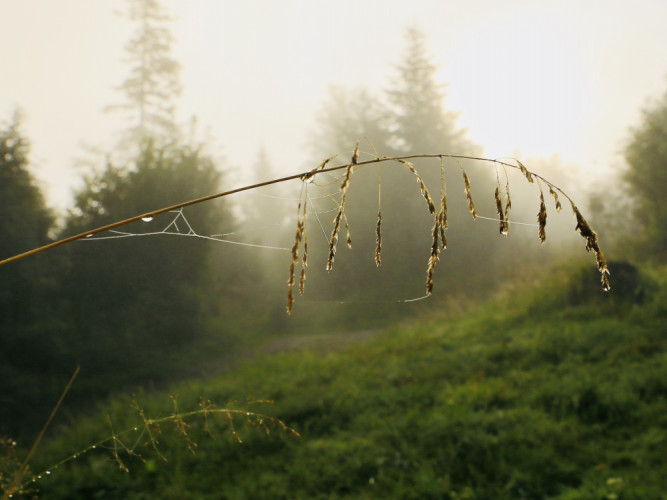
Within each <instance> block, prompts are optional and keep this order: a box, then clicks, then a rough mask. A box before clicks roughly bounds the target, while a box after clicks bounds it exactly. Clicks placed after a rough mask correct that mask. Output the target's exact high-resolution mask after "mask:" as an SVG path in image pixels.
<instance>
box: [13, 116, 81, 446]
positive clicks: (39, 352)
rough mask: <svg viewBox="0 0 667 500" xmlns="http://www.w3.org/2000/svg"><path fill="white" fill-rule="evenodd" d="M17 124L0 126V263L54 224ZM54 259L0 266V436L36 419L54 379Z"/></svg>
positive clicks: (40, 239) (37, 242) (45, 237)
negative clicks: (52, 298)
mask: <svg viewBox="0 0 667 500" xmlns="http://www.w3.org/2000/svg"><path fill="white" fill-rule="evenodd" d="M19 122H20V120H19V118H18V117H17V116H16V117H15V118H14V120H13V122H11V123H9V124H2V125H1V128H0V259H2V258H6V257H11V256H13V255H16V254H18V253H20V252H23V251H26V250H31V249H33V248H36V247H39V246H42V245H44V244H46V243H48V242H49V240H50V238H49V233H50V231H51V230H52V229H53V224H54V217H53V214H52V212H51V210H49V208H48V207H47V205H46V203H45V200H44V196H43V194H42V191H41V189H40V188H39V186H38V183H37V182H36V180H35V178H34V176H33V174H32V172H31V170H30V163H29V152H30V143H29V141H28V139H27V138H26V137H25V136H24V134H23V133H22V132H21V129H20V123H19ZM58 262H59V260H58V254H57V252H54V253H48V254H41V255H37V256H34V257H32V258H30V259H25V260H21V261H18V262H13V263H11V264H7V265H4V266H0V434H10V435H13V436H19V435H20V431H21V430H22V428H23V430H25V428H26V427H29V426H30V425H31V424H32V425H36V424H37V423H38V422H37V421H38V420H42V419H43V418H44V417H43V416H44V414H47V413H48V410H49V405H50V404H52V403H51V402H50V399H49V397H53V394H54V392H53V391H52V389H54V385H55V386H57V385H58V383H60V382H62V379H59V378H58V377H57V376H55V375H56V374H57V372H58V367H57V366H56V365H57V363H58V361H61V360H62V358H61V357H60V356H61V353H60V349H59V346H58V338H57V334H54V331H53V330H54V328H55V327H56V326H57V319H55V317H54V316H55V314H54V312H55V311H54V305H53V302H52V301H51V300H50V298H51V297H52V294H53V291H54V289H55V287H54V283H53V281H52V280H53V276H54V275H55V274H57V269H56V266H57V264H58ZM70 368H73V366H71V367H68V368H66V370H69V369H70ZM61 388H62V387H61ZM56 390H58V389H56ZM44 401H49V402H47V403H45V404H44V403H43V402H44Z"/></svg>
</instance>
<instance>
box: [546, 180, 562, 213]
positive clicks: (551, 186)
mask: <svg viewBox="0 0 667 500" xmlns="http://www.w3.org/2000/svg"><path fill="white" fill-rule="evenodd" d="M549 193H551V196H553V198H554V203H555V204H556V212H560V211H561V210H562V209H563V206H562V205H561V204H560V200H559V199H558V193H556V191H555V190H554V186H553V185H552V184H549Z"/></svg>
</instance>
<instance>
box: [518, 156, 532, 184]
mask: <svg viewBox="0 0 667 500" xmlns="http://www.w3.org/2000/svg"><path fill="white" fill-rule="evenodd" d="M515 161H516V162H517V163H518V165H519V169H520V170H521V173H522V174H523V175H524V176H525V177H526V179H528V182H530V183H531V184H532V183H533V182H535V180H534V179H533V174H532V172H530V171H529V170H528V169H527V168H526V167H525V165H524V164H523V163H521V162H520V161H519V160H516V159H515Z"/></svg>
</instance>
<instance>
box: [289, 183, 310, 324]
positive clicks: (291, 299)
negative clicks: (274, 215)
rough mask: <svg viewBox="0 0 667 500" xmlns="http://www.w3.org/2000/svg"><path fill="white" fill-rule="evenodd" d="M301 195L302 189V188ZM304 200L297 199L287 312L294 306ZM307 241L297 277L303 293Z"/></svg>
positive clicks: (303, 217)
mask: <svg viewBox="0 0 667 500" xmlns="http://www.w3.org/2000/svg"><path fill="white" fill-rule="evenodd" d="M301 194H302V197H303V189H302V193H301ZM306 200H307V196H306V197H305V198H304V201H303V202H302V201H301V197H300V199H299V205H298V207H297V217H296V235H295V236H294V245H292V262H291V263H290V267H289V278H288V280H287V314H292V307H293V306H294V279H295V275H296V265H297V264H298V262H299V246H300V245H301V240H302V239H303V238H304V235H305V232H306ZM302 205H303V212H302V211H301V206H302ZM307 259H308V243H307V242H306V243H305V246H304V252H303V261H302V264H301V276H300V279H299V291H300V292H301V294H303V291H304V286H305V281H306V266H307V264H308V260H307Z"/></svg>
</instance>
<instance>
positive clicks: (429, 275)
mask: <svg viewBox="0 0 667 500" xmlns="http://www.w3.org/2000/svg"><path fill="white" fill-rule="evenodd" d="M439 237H440V221H439V219H438V217H436V218H435V224H434V225H433V243H432V244H431V256H430V257H429V259H428V268H427V270H426V295H431V294H432V293H433V273H434V272H435V265H436V264H437V262H438V260H439V259H440V243H439V241H438V239H439Z"/></svg>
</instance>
